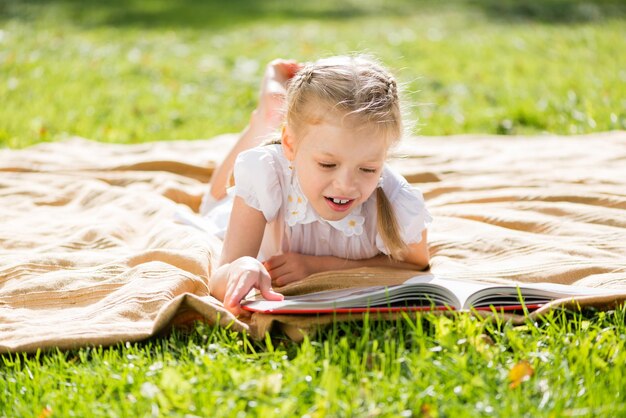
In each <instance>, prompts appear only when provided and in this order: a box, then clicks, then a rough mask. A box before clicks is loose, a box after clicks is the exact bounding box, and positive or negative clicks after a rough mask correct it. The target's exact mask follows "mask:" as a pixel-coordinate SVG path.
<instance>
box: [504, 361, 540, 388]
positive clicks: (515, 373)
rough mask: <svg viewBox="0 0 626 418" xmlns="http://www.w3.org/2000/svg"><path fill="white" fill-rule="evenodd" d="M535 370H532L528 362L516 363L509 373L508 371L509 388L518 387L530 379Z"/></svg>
mask: <svg viewBox="0 0 626 418" xmlns="http://www.w3.org/2000/svg"><path fill="white" fill-rule="evenodd" d="M534 372H535V370H534V369H533V368H532V366H531V365H530V363H529V362H527V361H526V360H522V361H520V362H518V363H517V364H516V365H515V366H513V368H512V369H511V371H509V380H510V381H511V383H509V388H511V389H513V388H516V387H518V386H519V385H520V384H521V383H522V382H525V381H526V380H528V379H530V376H532V375H533V373H534Z"/></svg>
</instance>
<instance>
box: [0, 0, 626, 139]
mask: <svg viewBox="0 0 626 418" xmlns="http://www.w3.org/2000/svg"><path fill="white" fill-rule="evenodd" d="M292 3H294V2H288V1H284V0H280V1H279V0H273V1H266V2H255V1H250V0H249V1H243V0H239V1H231V2H227V3H226V4H223V2H216V1H209V2H202V1H193V0H183V1H176V2H170V1H167V0H153V1H149V2H147V1H138V0H125V1H121V0H112V1H108V2H98V1H93V0H86V1H78V0H58V1H45V0H30V1H19V0H18V1H15V0H0V103H2V112H0V144H1V145H5V146H9V147H23V146H27V145H29V144H33V143H37V142H40V141H48V140H58V139H61V138H64V137H67V136H68V135H81V136H84V137H87V138H92V139H96V140H99V141H107V142H144V141H153V140H168V139H194V138H208V137H212V136H214V135H216V134H219V133H224V132H236V131H238V130H240V129H241V128H242V126H243V125H244V124H245V123H246V122H247V118H248V116H249V113H250V111H251V110H252V109H253V108H254V106H255V98H256V88H257V85H258V82H259V80H260V77H261V74H262V69H263V66H264V65H265V63H266V62H268V61H269V60H271V59H272V58H275V57H293V58H296V59H299V60H303V61H306V60H312V59H315V58H317V57H320V56H328V55H332V54H343V53H352V52H368V53H371V54H374V55H376V56H378V57H379V58H380V59H381V60H382V61H383V62H384V63H385V64H387V65H388V66H389V67H390V68H392V69H393V70H394V72H395V73H396V74H397V76H398V78H399V79H400V81H401V82H402V83H403V84H404V87H405V93H406V94H405V97H406V103H407V104H408V106H409V107H410V109H411V115H412V118H413V119H414V120H415V121H416V122H417V130H416V132H417V133H419V134H423V135H448V134H460V133H470V132H473V133H490V134H541V133H543V132H550V133H558V134H578V133H587V132H596V131H606V130H612V129H625V128H626V99H625V97H626V54H623V53H620V52H619V51H622V50H626V22H625V21H624V16H626V5H624V4H623V2H620V1H609V0H604V1H595V2H580V1H575V0H545V1H543V2H542V5H535V6H533V5H526V4H525V3H526V2H521V1H519V2H518V1H510V0H509V1H495V0H483V1H453V2H441V1H424V2H415V1H409V0H395V1H382V0H371V1H368V2H361V1H356V0H352V1H348V0H340V1H321V2H311V4H308V2H307V4H306V5H304V6H303V5H297V6H296V5H294V4H292ZM313 3H315V5H313Z"/></svg>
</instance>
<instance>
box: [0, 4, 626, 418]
mask: <svg viewBox="0 0 626 418" xmlns="http://www.w3.org/2000/svg"><path fill="white" fill-rule="evenodd" d="M625 18H626V5H624V4H623V2H621V1H611V0H596V1H586V2H583V1H576V0H544V1H542V2H524V1H514V0H502V1H497V0H467V1H461V0H458V1H447V2H443V1H434V0H433V1H423V2H416V1H409V0H394V1H392V0H389V1H383V0H370V1H357V0H352V1H350V0H335V1H327V0H322V1H318V2H306V4H299V3H297V2H288V1H285V0H272V1H265V2H257V1H252V0H248V1H246V0H240V1H235V0H232V1H230V2H217V1H193V0H179V1H176V2H174V1H167V0H154V1H138V0H126V1H121V0H111V1H108V2H97V1H93V0H85V1H78V0H57V1H46V0H29V1H20V0H17V1H16V0H0V147H12V148H20V147H25V146H28V145H31V144H35V143H39V142H42V141H57V140H61V139H63V138H66V137H67V136H70V135H81V136H84V137H87V138H91V139H96V140H99V141H106V142H120V143H131V142H132V143H134V142H146V141H155V140H170V139H195V138H208V137H212V136H214V135H216V134H219V133H224V132H234V131H237V130H239V129H241V128H242V126H243V125H244V124H245V123H246V121H247V118H248V116H249V113H250V111H251V110H252V109H253V108H254V106H255V96H256V88H257V84H258V82H259V80H260V77H261V73H262V69H263V65H264V63H266V62H268V61H269V60H270V59H272V58H274V57H277V56H282V57H294V58H296V59H299V60H312V59H315V58H316V57H319V56H327V55H332V54H340V53H351V52H367V53H371V54H374V55H376V56H378V57H379V58H380V59H381V60H382V61H383V62H384V63H385V64H387V65H388V66H389V67H391V68H392V69H393V70H394V72H395V73H396V74H397V76H398V78H399V80H400V81H401V82H402V83H403V85H404V88H405V97H406V99H407V104H408V105H409V107H410V113H411V115H412V118H413V119H414V120H415V121H416V122H417V128H416V133H418V134H422V135H448V134H463V133H486V134H502V135H512V134H542V133H546V132H547V133H557V134H579V133H589V132H600V131H606V130H611V129H626V54H624V53H621V52H620V51H623V50H626V19H625ZM442 140H445V139H442ZM374 319H375V318H370V319H368V320H366V321H365V322H363V323H356V322H355V323H347V324H340V325H336V326H334V327H331V328H329V329H326V330H323V331H321V332H320V333H318V334H316V335H312V336H311V337H310V338H308V339H306V340H305V341H304V342H303V343H302V344H295V343H292V342H290V341H288V340H287V339H286V338H284V337H282V336H280V335H276V336H274V337H273V338H269V337H268V338H267V339H266V340H265V341H260V342H255V341H250V340H249V339H248V338H246V336H244V335H240V334H238V333H235V332H232V331H230V330H228V329H221V328H211V327H208V326H206V325H203V324H197V325H196V326H195V327H194V328H193V329H190V330H178V331H176V332H174V333H173V334H171V335H163V336H159V337H155V338H153V339H151V340H149V341H146V342H143V343H137V344H121V345H119V346H116V347H109V348H102V347H94V348H84V349H80V350H75V351H68V352H56V351H52V352H46V353H37V354H33V355H20V354H5V355H2V356H0V417H1V416H7V417H14V416H19V417H21V416H26V417H32V416H34V417H42V418H43V417H54V416H62V417H65V416H79V417H83V416H131V417H132V416H169V415H171V416H187V417H192V416H200V417H204V416H217V417H219V416H228V417H230V416H248V415H249V416H262V417H267V416H277V417H282V416H309V417H324V416H367V417H370V416H371V417H374V416H423V417H456V416H528V417H537V416H546V417H561V416H577V417H578V416H607V417H613V416H620V415H622V416H624V415H626V390H625V389H624V388H625V384H624V383H625V382H626V375H625V372H626V307H621V308H619V309H616V310H613V311H608V312H596V311H585V312H563V311H555V312H552V313H550V314H548V315H547V316H546V317H544V318H542V319H541V320H538V321H531V320H527V321H526V323H524V324H522V325H513V324H511V323H507V322H502V321H500V320H497V319H496V320H493V321H490V320H483V319H479V318H477V317H473V316H471V315H468V314H456V315H454V316H451V317H445V316H437V315H434V314H421V315H418V316H416V317H409V316H406V317H403V318H399V319H398V320H396V321H390V322H377V321H374Z"/></svg>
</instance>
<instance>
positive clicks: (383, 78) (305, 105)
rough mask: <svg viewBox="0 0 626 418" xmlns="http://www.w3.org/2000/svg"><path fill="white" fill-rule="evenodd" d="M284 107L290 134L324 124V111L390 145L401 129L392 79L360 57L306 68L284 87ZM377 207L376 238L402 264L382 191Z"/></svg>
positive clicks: (398, 241) (371, 61)
mask: <svg viewBox="0 0 626 418" xmlns="http://www.w3.org/2000/svg"><path fill="white" fill-rule="evenodd" d="M320 105H321V106H320ZM286 106H287V109H286V122H287V124H288V125H289V126H290V127H292V128H293V129H294V130H295V132H298V131H301V129H302V128H304V127H305V126H306V123H309V124H310V123H316V121H319V120H320V119H323V117H324V116H323V115H324V114H326V113H328V110H331V111H335V112H340V113H342V114H343V115H344V116H343V118H344V119H345V118H348V117H349V118H351V119H352V120H356V121H357V122H359V123H366V124H368V125H370V126H371V125H373V126H376V127H377V128H378V129H379V130H380V132H381V134H383V135H385V139H386V140H387V142H388V144H389V145H392V144H394V143H396V142H398V141H399V140H400V138H401V137H402V133H403V129H404V126H403V123H402V111H401V107H400V100H399V97H398V84H397V82H396V80H395V78H394V77H393V76H392V75H391V74H390V73H389V72H388V71H387V70H385V69H384V67H383V66H381V65H380V64H378V63H377V62H376V61H375V60H374V59H372V58H370V57H366V56H362V55H361V56H343V57H332V58H325V59H321V60H319V61H316V62H314V63H309V64H306V65H305V66H304V67H303V68H302V69H301V70H300V71H298V73H297V74H296V75H295V76H294V77H293V79H292V80H291V82H290V84H289V88H288V90H287V103H286ZM303 122H304V123H303ZM376 208H377V212H378V215H377V220H376V227H377V229H378V233H379V234H380V236H381V238H382V240H383V242H384V244H385V246H386V247H387V249H388V251H389V254H390V255H391V257H392V258H394V259H396V260H403V259H404V254H405V252H406V244H405V243H404V242H403V241H402V238H401V236H400V230H399V227H398V222H397V220H396V216H395V214H394V212H393V207H392V206H391V203H390V202H389V199H388V198H387V196H386V195H385V192H384V191H383V189H382V188H381V187H378V188H377V189H376Z"/></svg>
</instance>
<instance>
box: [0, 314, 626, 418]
mask: <svg viewBox="0 0 626 418" xmlns="http://www.w3.org/2000/svg"><path fill="white" fill-rule="evenodd" d="M590 317H592V319H590ZM625 321H626V309H624V308H622V309H620V310H616V311H609V312H606V313H595V314H589V313H587V314H586V315H583V314H580V313H578V314H573V313H566V312H553V313H550V314H548V315H547V316H546V317H545V318H544V319H543V320H541V321H540V322H537V323H533V322H530V321H528V322H527V323H526V324H525V325H523V326H517V327H514V326H512V325H511V324H510V323H501V322H497V321H485V320H482V319H478V318H475V317H472V316H470V315H466V314H457V315H456V316H454V317H451V318H449V317H442V316H434V315H431V314H425V315H418V316H417V317H416V318H413V319H411V318H409V317H405V318H402V319H398V320H396V321H391V322H386V323H380V322H370V321H368V320H366V321H365V323H363V324H358V323H352V324H339V325H336V326H335V327H334V328H330V329H328V330H326V331H324V332H322V333H320V334H319V335H316V336H314V337H313V338H310V339H306V340H305V341H304V342H303V343H302V344H301V345H296V344H293V343H290V342H287V341H285V340H281V339H280V338H277V339H274V340H270V339H269V338H268V339H266V341H264V342H252V341H250V340H248V339H246V338H245V337H242V336H240V335H238V334H236V333H233V332H231V331H228V330H225V329H218V328H210V327H207V326H205V325H197V326H196V327H195V329H194V330H192V331H191V332H189V333H180V332H179V333H175V334H173V335H171V336H170V337H167V338H155V339H153V340H152V341H149V342H146V343H140V344H130V343H128V344H126V345H120V346H119V347H113V348H106V349H103V348H85V349H82V350H79V351H71V352H58V351H57V352H54V351H53V352H51V353H47V354H37V355H19V354H14V355H4V356H2V358H0V406H1V407H0V411H4V414H5V415H6V416H48V415H46V414H50V416H64V417H65V416H133V417H134V416H150V415H152V416H214V417H222V416H227V417H235V416H259V417H271V416H276V417H285V416H310V417H325V416H368V417H375V416H381V417H390V416H423V417H446V416H448V417H456V416H503V417H504V416H513V417H518V416H527V417H563V416H606V417H616V416H620V415H622V416H623V415H624V414H626V389H625V387H624V381H625V379H626V376H625V371H626V370H625V369H624V364H626V325H625ZM523 362H528V364H529V365H530V367H531V369H532V371H533V373H532V375H530V376H529V377H528V378H527V379H526V380H522V381H521V382H518V383H519V384H518V385H517V386H516V387H511V383H512V380H511V377H510V372H511V369H513V367H514V366H515V365H517V364H520V363H523ZM0 415H1V413H0Z"/></svg>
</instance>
